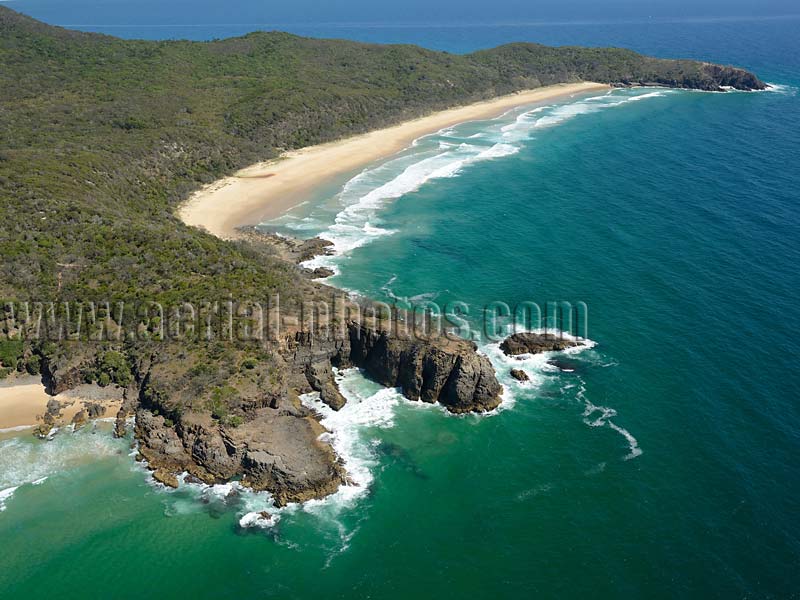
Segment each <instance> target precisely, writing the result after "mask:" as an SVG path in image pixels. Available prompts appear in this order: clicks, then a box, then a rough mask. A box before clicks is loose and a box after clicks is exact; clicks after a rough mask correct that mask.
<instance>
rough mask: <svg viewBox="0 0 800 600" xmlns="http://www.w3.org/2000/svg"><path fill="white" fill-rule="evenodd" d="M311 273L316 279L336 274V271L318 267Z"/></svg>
mask: <svg viewBox="0 0 800 600" xmlns="http://www.w3.org/2000/svg"><path fill="white" fill-rule="evenodd" d="M311 274H312V275H313V276H314V279H325V278H327V277H331V276H332V275H334V272H333V270H331V269H328V268H326V267H317V268H316V269H314V270H313V271H312V272H311Z"/></svg>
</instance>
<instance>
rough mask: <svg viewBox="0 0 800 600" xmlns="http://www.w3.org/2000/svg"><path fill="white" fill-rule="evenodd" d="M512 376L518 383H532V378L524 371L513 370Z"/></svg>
mask: <svg viewBox="0 0 800 600" xmlns="http://www.w3.org/2000/svg"><path fill="white" fill-rule="evenodd" d="M511 376H512V377H513V378H514V379H516V380H517V381H530V380H531V378H530V377H528V374H527V373H526V372H525V371H523V370H522V369H511Z"/></svg>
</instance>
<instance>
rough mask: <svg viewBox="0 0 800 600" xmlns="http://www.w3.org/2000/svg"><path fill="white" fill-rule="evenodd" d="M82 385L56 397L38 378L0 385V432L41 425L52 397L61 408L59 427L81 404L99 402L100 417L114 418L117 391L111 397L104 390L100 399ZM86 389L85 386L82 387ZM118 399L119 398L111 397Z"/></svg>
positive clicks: (69, 420) (119, 401)
mask: <svg viewBox="0 0 800 600" xmlns="http://www.w3.org/2000/svg"><path fill="white" fill-rule="evenodd" d="M83 387H84V386H81V387H80V388H78V389H76V390H70V391H69V392H65V393H63V394H59V395H58V396H48V395H47V394H46V393H45V391H44V386H43V385H42V383H41V380H40V378H38V377H22V378H19V379H16V380H15V381H12V382H3V384H2V385H0V431H3V430H12V429H23V428H27V427H35V426H36V425H38V424H39V423H41V418H42V415H44V413H45V412H46V411H47V403H48V402H49V401H50V400H52V399H53V398H55V399H56V400H58V401H59V403H60V404H61V406H62V410H61V416H60V417H59V418H58V424H59V425H66V424H69V423H71V422H72V419H73V417H74V416H75V415H76V414H77V413H78V412H80V411H81V410H82V409H83V408H84V404H83V403H84V402H90V401H96V402H101V403H102V404H103V405H104V406H105V407H106V412H105V415H103V416H104V417H114V416H116V413H117V411H118V410H119V407H120V406H121V404H122V397H121V392H120V393H119V394H115V393H114V390H111V389H108V390H107V391H106V392H105V393H103V394H101V397H98V395H97V394H96V393H95V392H94V391H93V390H89V389H85V390H84V389H83ZM85 387H87V388H88V387H89V386H85ZM115 396H119V397H115Z"/></svg>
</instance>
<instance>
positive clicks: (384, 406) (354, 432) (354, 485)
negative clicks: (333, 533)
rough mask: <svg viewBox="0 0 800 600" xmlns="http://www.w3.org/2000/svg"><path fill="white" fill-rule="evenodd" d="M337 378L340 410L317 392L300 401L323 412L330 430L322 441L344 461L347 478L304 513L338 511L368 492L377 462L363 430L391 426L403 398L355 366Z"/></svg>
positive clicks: (308, 504) (308, 505) (305, 396)
mask: <svg viewBox="0 0 800 600" xmlns="http://www.w3.org/2000/svg"><path fill="white" fill-rule="evenodd" d="M336 381H337V383H338V384H339V389H340V390H341V392H342V395H343V396H344V397H345V398H346V399H347V404H345V406H344V408H342V409H341V410H340V411H338V412H337V411H334V410H332V409H331V408H330V407H329V406H327V405H326V404H324V403H323V402H322V401H321V400H320V399H319V394H318V393H311V394H305V395H303V396H301V397H300V400H301V402H302V403H303V404H304V405H305V406H307V407H309V408H311V409H313V410H315V411H317V412H318V413H319V414H320V415H322V420H321V421H320V423H321V424H322V425H323V427H325V428H326V429H328V431H329V432H330V433H326V434H323V440H324V441H327V442H328V443H330V444H331V446H332V447H333V449H334V451H335V452H336V454H337V455H338V456H339V457H340V458H341V459H342V460H343V461H344V468H345V470H346V471H347V476H348V480H349V481H348V483H347V484H346V485H342V486H341V487H340V488H339V490H338V491H337V492H336V493H335V494H333V495H332V496H330V497H328V498H326V499H323V500H310V501H308V502H306V503H305V504H304V506H303V509H304V510H305V511H307V512H319V511H324V510H326V509H329V508H331V507H333V509H334V510H336V511H338V510H340V509H341V508H344V507H350V506H352V505H353V504H354V502H355V501H356V500H357V499H358V498H360V497H361V496H363V495H364V494H366V493H367V491H368V489H369V486H370V484H371V483H372V481H373V479H374V476H373V474H372V470H373V468H374V467H375V466H376V465H377V458H376V456H375V455H374V453H373V451H372V448H371V446H370V444H369V442H368V441H367V440H365V439H364V436H363V432H364V430H365V429H367V428H384V429H385V428H390V427H393V426H394V412H395V408H396V407H397V405H398V404H399V403H400V401H401V398H402V396H401V394H400V393H399V392H398V391H397V390H394V389H387V388H381V387H380V386H378V385H377V384H374V383H372V382H370V381H368V380H366V379H365V378H364V377H363V376H362V375H361V374H360V372H359V371H358V370H357V369H347V370H344V371H336Z"/></svg>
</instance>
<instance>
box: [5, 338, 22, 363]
mask: <svg viewBox="0 0 800 600" xmlns="http://www.w3.org/2000/svg"><path fill="white" fill-rule="evenodd" d="M21 357H22V342H20V341H16V340H4V341H2V342H0V364H1V365H2V366H4V367H10V368H11V369H15V368H16V366H17V361H18V360H19V359H20V358H21Z"/></svg>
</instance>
